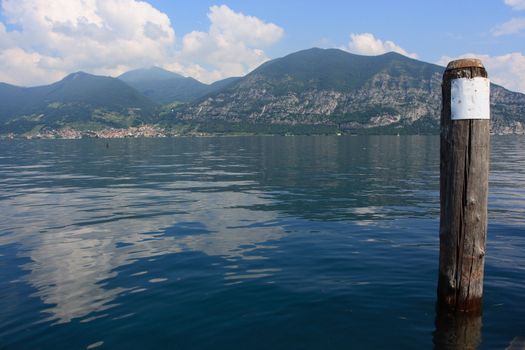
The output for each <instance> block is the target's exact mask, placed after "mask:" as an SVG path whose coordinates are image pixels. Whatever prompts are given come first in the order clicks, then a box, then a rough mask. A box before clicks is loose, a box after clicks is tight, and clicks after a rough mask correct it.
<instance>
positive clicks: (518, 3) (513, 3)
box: [505, 0, 525, 10]
mask: <svg viewBox="0 0 525 350" xmlns="http://www.w3.org/2000/svg"><path fill="white" fill-rule="evenodd" d="M505 4H506V5H509V6H510V7H512V8H513V9H514V10H525V0H505Z"/></svg>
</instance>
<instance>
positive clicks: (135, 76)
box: [117, 67, 184, 84]
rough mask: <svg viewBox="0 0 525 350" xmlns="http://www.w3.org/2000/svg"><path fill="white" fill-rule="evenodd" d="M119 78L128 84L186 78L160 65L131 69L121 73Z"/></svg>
mask: <svg viewBox="0 0 525 350" xmlns="http://www.w3.org/2000/svg"><path fill="white" fill-rule="evenodd" d="M117 78H119V79H120V80H122V81H124V82H126V83H128V84H129V83H134V82H142V81H159V80H172V79H184V77H183V76H182V75H180V74H177V73H174V72H170V71H168V70H165V69H162V68H160V67H149V68H140V69H135V70H130V71H129V72H126V73H123V74H121V75H119V76H118V77H117Z"/></svg>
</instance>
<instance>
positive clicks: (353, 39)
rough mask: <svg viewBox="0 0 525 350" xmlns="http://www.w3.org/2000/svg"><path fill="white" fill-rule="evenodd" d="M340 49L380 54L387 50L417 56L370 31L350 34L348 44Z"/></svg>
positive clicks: (365, 53) (363, 53)
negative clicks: (378, 37)
mask: <svg viewBox="0 0 525 350" xmlns="http://www.w3.org/2000/svg"><path fill="white" fill-rule="evenodd" d="M342 49H344V50H346V51H349V52H352V53H356V54H360V55H381V54H384V53H387V52H391V51H393V52H397V53H400V54H402V55H405V56H408V57H412V58H417V55H416V54H415V53H409V52H407V51H406V50H405V49H403V48H402V47H400V46H399V45H397V44H396V43H394V42H393V41H390V40H387V41H382V40H380V39H377V38H376V37H375V36H374V35H373V34H372V33H360V34H354V33H352V34H350V42H349V43H348V46H345V47H343V48H342Z"/></svg>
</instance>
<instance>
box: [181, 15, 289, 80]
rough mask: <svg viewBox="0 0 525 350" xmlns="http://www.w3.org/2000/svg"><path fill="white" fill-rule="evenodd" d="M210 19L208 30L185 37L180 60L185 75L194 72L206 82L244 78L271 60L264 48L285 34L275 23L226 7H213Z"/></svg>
mask: <svg viewBox="0 0 525 350" xmlns="http://www.w3.org/2000/svg"><path fill="white" fill-rule="evenodd" d="M208 18H209V20H210V27H209V29H208V31H207V32H200V31H193V32H191V33H188V34H186V35H185V36H184V37H183V39H182V50H181V52H180V54H179V59H180V60H181V61H182V62H183V63H186V65H185V66H184V68H183V72H187V73H190V72H191V73H192V74H193V75H194V76H195V77H196V78H197V79H199V80H202V81H205V82H210V81H213V80H217V79H219V78H225V77H228V76H239V75H243V74H245V73H247V72H248V71H250V70H252V69H254V68H255V67H257V66H258V65H260V64H261V63H263V62H264V61H266V60H268V57H267V56H266V54H265V53H264V51H263V50H262V48H264V47H267V46H269V45H272V44H274V43H276V42H277V41H279V40H280V39H281V38H282V36H283V33H284V31H283V29H282V28H281V27H279V26H277V25H275V24H273V23H266V22H263V21H262V20H260V19H258V18H256V17H252V16H246V15H244V14H242V13H239V12H235V11H233V10H231V9H230V8H229V7H228V6H225V5H222V6H212V7H210V12H209V13H208ZM190 63H191V64H190ZM208 67H211V69H210V68H208Z"/></svg>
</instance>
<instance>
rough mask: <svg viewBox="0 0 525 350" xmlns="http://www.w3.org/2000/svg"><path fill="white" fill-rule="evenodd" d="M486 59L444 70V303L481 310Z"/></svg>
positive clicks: (440, 291)
mask: <svg viewBox="0 0 525 350" xmlns="http://www.w3.org/2000/svg"><path fill="white" fill-rule="evenodd" d="M489 85H490V83H489V81H488V79H487V72H486V70H485V68H484V67H483V64H482V63H481V61H480V60H477V59H461V60H457V61H452V62H450V63H449V64H448V66H447V69H446V70H445V73H444V74H443V84H442V91H443V104H442V110H441V151H440V153H441V167H440V206H441V215H440V228H439V240H440V251H439V278H438V305H440V306H446V307H447V308H449V309H452V310H453V311H456V312H469V313H473V314H476V313H477V314H481V309H482V297H483V269H484V263H485V240H486V236H487V201H488V174H489V146H490V145H489V144H490V134H489V132H490V120H489V118H490V111H489V106H490V101H489Z"/></svg>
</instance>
